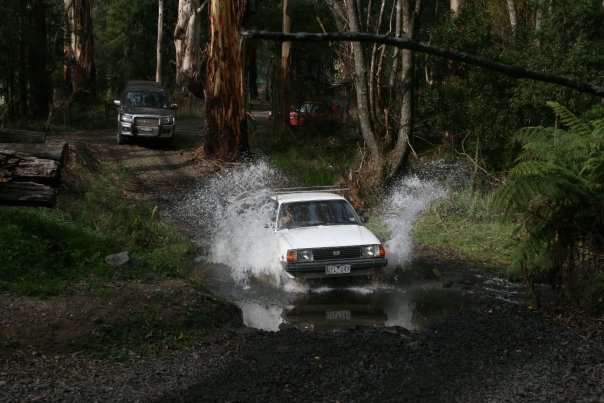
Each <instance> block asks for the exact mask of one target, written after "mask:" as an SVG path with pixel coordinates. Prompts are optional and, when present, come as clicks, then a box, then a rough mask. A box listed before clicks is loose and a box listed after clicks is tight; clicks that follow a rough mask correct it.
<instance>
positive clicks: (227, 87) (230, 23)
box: [205, 0, 249, 161]
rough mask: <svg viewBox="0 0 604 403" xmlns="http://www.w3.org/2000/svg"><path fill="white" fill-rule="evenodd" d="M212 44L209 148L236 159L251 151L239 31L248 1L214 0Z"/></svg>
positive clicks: (208, 87) (207, 92)
mask: <svg viewBox="0 0 604 403" xmlns="http://www.w3.org/2000/svg"><path fill="white" fill-rule="evenodd" d="M208 15H209V25H210V43H209V45H208V69H207V79H206V83H207V84H206V89H205V98H206V131H207V138H206V143H205V151H206V154H207V155H209V156H213V157H217V158H219V159H222V160H227V161H235V160H238V159H240V158H241V156H242V154H244V153H246V152H248V151H249V145H248V139H247V127H246V120H245V99H244V78H243V75H244V67H245V63H244V61H245V51H244V50H245V46H244V44H243V43H242V42H243V39H242V37H241V35H239V32H240V31H241V30H243V27H244V22H245V16H246V1H245V0H232V1H228V2H227V1H223V0H211V1H210V4H209V10H208Z"/></svg>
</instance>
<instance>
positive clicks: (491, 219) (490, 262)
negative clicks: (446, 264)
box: [413, 189, 514, 268]
mask: <svg viewBox="0 0 604 403" xmlns="http://www.w3.org/2000/svg"><path fill="white" fill-rule="evenodd" d="M491 198H492V196H491V195H490V194H484V193H482V192H479V191H473V190H470V189H462V190H457V191H451V193H450V194H449V197H447V198H446V199H444V200H442V201H440V202H438V203H436V204H434V205H433V206H431V207H430V208H429V209H428V210H426V211H425V212H424V213H423V214H422V215H421V216H420V217H419V218H418V220H417V223H416V226H415V228H414V230H413V238H414V240H415V241H416V242H417V243H419V244H423V245H428V246H433V247H439V248H444V249H447V250H453V251H455V252H456V253H457V254H458V255H459V256H460V258H462V259H465V260H468V261H471V262H475V263H480V264H482V265H486V266H492V267H498V268H503V267H509V264H510V259H511V248H512V242H513V236H512V235H513V231H514V226H513V224H512V223H511V222H509V221H503V220H501V218H500V217H499V216H498V215H497V214H496V213H494V212H493V211H492V209H491V208H490V202H491Z"/></svg>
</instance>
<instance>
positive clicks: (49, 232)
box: [0, 167, 193, 296]
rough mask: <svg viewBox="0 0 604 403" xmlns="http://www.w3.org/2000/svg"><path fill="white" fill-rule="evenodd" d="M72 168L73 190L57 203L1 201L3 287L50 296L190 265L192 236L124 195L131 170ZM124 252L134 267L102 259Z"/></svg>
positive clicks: (0, 276) (171, 273)
mask: <svg viewBox="0 0 604 403" xmlns="http://www.w3.org/2000/svg"><path fill="white" fill-rule="evenodd" d="M70 175H71V176H72V177H73V178H74V182H75V183H77V185H75V188H72V189H71V190H72V191H75V193H76V194H75V195H74V196H73V198H72V199H71V200H69V201H68V202H63V203H61V204H60V205H59V207H58V208H55V209H47V208H32V207H10V206H0V222H1V223H2V224H1V225H0V290H4V291H12V292H16V293H20V294H25V295H38V296H49V295H56V294H60V293H64V292H68V291H69V289H70V286H71V285H72V284H74V282H76V281H88V280H91V279H93V278H98V277H101V278H133V277H135V278H141V279H145V278H154V277H166V276H178V275H179V274H180V273H181V270H182V269H184V268H185V267H186V266H187V265H188V264H189V262H190V261H191V255H190V254H191V252H192V251H193V245H192V243H191V241H190V240H188V239H187V238H186V237H184V236H183V235H181V234H179V233H178V232H177V231H175V230H174V229H173V228H172V227H171V226H170V224H169V223H168V222H166V221H165V220H164V219H163V218H162V217H161V216H160V215H159V214H157V208H156V207H154V206H151V205H147V204H144V203H138V202H131V201H128V200H126V199H125V197H124V188H123V187H124V183H126V182H127V175H126V174H124V173H123V172H122V173H118V172H113V171H112V170H111V169H109V168H108V167H104V168H103V169H102V172H101V173H100V174H98V175H93V174H91V173H90V172H87V171H85V170H83V169H76V170H75V171H73V172H72V173H70ZM67 187H69V186H67ZM67 191H68V192H69V190H67ZM122 251H128V252H129V254H130V256H131V258H132V261H133V264H132V265H131V266H130V267H128V268H114V267H112V266H110V265H109V264H107V263H106V262H105V256H107V255H108V254H112V253H118V252H122Z"/></svg>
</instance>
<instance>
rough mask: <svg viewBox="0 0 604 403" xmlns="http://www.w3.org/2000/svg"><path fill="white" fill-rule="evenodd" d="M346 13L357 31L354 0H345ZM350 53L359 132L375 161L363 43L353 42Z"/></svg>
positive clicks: (378, 152) (377, 146) (376, 144)
mask: <svg viewBox="0 0 604 403" xmlns="http://www.w3.org/2000/svg"><path fill="white" fill-rule="evenodd" d="M346 15H347V17H348V25H349V28H350V31H352V32H359V23H358V18H357V8H356V2H355V0H346ZM352 53H353V57H354V86H355V89H356V94H357V109H358V115H359V124H360V126H361V133H362V135H363V140H364V141H365V144H366V145H367V148H368V149H369V158H370V160H371V161H372V162H377V161H378V160H379V158H380V148H379V145H378V142H377V139H376V136H375V133H374V131H373V125H372V122H371V119H370V110H369V96H368V83H367V80H368V77H367V64H366V63H365V51H364V49H363V44H361V43H360V42H353V43H352Z"/></svg>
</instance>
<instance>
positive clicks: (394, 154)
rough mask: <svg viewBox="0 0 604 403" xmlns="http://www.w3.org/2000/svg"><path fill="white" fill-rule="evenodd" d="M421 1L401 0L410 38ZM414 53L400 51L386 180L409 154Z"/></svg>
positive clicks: (397, 171)
mask: <svg viewBox="0 0 604 403" xmlns="http://www.w3.org/2000/svg"><path fill="white" fill-rule="evenodd" d="M421 6H422V1H421V0H415V1H414V2H413V3H412V2H411V1H407V0H405V1H403V7H402V9H401V13H402V16H401V19H402V21H403V33H404V34H405V35H406V36H407V37H410V38H414V37H415V36H416V24H417V20H418V18H419V14H420V11H421ZM414 81H415V54H414V51H413V50H411V49H403V51H402V52H401V112H400V122H399V126H398V127H399V128H398V136H397V140H396V144H395V145H394V149H393V150H392V151H391V152H390V156H389V159H388V166H387V168H386V181H387V182H389V181H391V180H392V179H394V178H395V177H396V176H397V175H398V174H399V173H400V172H401V170H402V168H403V167H404V165H405V163H406V161H407V157H408V155H409V151H410V147H411V140H412V135H413V129H414V120H415V119H414V116H415V113H414V112H415V111H414V99H415V88H414Z"/></svg>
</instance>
